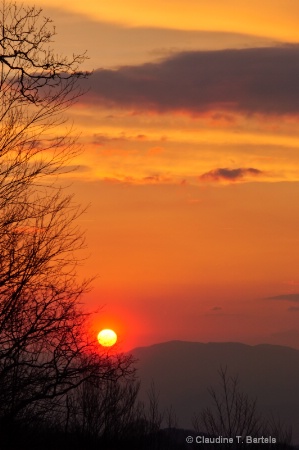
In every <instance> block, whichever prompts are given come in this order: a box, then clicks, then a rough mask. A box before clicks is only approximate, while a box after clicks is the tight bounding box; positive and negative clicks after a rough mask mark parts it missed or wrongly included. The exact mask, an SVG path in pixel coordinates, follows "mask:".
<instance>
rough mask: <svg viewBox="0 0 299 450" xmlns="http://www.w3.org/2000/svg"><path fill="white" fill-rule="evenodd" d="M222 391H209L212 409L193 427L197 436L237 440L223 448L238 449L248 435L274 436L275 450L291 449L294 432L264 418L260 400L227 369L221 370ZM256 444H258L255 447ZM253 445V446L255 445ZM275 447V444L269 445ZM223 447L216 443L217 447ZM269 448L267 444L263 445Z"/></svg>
mask: <svg viewBox="0 0 299 450" xmlns="http://www.w3.org/2000/svg"><path fill="white" fill-rule="evenodd" d="M218 373H219V377H220V386H219V389H218V390H217V389H215V388H213V387H211V388H209V393H210V395H211V398H212V407H210V408H205V409H204V410H203V411H202V413H201V414H197V415H195V416H194V419H193V427H194V429H195V431H196V432H197V433H207V434H208V436H210V437H218V436H223V437H226V438H233V439H234V442H233V443H226V442H225V443H222V444H221V445H222V447H223V448H238V447H239V446H240V444H239V442H238V441H236V436H239V441H240V442H242V441H244V442H245V440H246V436H250V437H251V438H260V437H261V436H272V437H275V439H276V444H275V448H290V447H289V445H290V444H291V437H292V432H291V429H289V428H286V427H285V426H284V425H283V424H282V422H281V421H280V420H277V419H275V418H274V417H271V418H270V419H268V418H265V417H262V415H261V414H260V413H259V412H258V410H257V401H256V399H252V398H250V397H249V396H248V394H246V393H245V392H243V391H241V390H240V387H239V380H238V377H236V376H234V377H232V376H229V374H228V371H227V368H221V369H220V370H219V372H218ZM254 445H255V444H254ZM254 445H253V446H254ZM269 445H270V447H271V448H272V445H271V444H269ZM217 446H219V443H218V444H215V448H216V447H217ZM263 447H264V448H267V444H263Z"/></svg>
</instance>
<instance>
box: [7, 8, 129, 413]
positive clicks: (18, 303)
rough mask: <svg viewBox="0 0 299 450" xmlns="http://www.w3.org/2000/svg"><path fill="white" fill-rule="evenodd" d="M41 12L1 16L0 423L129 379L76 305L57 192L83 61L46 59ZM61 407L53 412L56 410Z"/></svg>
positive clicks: (70, 145)
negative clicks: (79, 389)
mask: <svg viewBox="0 0 299 450" xmlns="http://www.w3.org/2000/svg"><path fill="white" fill-rule="evenodd" d="M54 36H55V29H54V28H53V27H52V24H51V21H50V20H49V19H47V18H43V17H42V12H41V10H40V9H37V8H35V7H24V6H22V5H21V6H18V5H17V4H15V3H10V2H6V1H5V0H3V1H2V3H1V6H0V418H1V417H2V418H9V419H13V418H15V417H20V416H22V415H24V414H28V413H30V414H33V413H38V412H39V413H41V412H43V411H48V410H49V405H50V404H51V405H52V406H53V405H54V404H55V402H56V401H57V404H58V405H61V403H60V402H59V400H60V399H61V398H63V397H64V396H65V395H66V393H67V392H69V391H70V390H71V389H73V388H74V387H76V386H78V385H80V384H81V383H82V382H83V381H84V380H86V379H88V378H90V377H93V378H94V377H98V378H99V379H109V380H115V379H118V378H119V377H121V376H123V375H125V374H128V373H129V372H130V371H131V370H132V369H131V362H132V361H131V358H130V357H129V356H123V355H118V354H108V353H103V354H100V352H99V350H98V348H96V347H95V343H94V340H93V339H92V338H91V337H90V336H89V335H88V330H87V328H86V318H87V317H86V314H84V313H83V311H82V310H81V308H80V306H79V299H80V298H81V295H82V293H84V292H85V290H86V289H87V285H88V283H87V282H78V281H77V280H78V278H77V274H76V267H77V264H78V262H79V260H78V256H77V251H78V250H80V249H81V248H82V246H83V244H84V239H83V236H82V234H81V233H80V230H79V229H78V226H77V222H76V221H77V218H78V216H79V215H80V213H81V210H80V208H79V207H78V206H77V205H76V204H75V203H74V201H73V198H72V196H71V195H68V194H66V193H65V191H64V189H63V188H62V187H61V186H60V185H59V184H58V180H57V177H59V175H61V174H63V173H65V172H67V171H68V170H69V168H68V166H69V164H70V162H71V160H72V158H73V156H74V155H75V154H77V151H78V149H77V146H76V140H75V139H74V138H73V137H72V134H71V132H70V129H68V128H66V117H65V115H64V112H65V111H66V110H67V108H69V107H70V106H71V105H72V104H73V103H74V102H75V101H76V99H77V98H78V97H79V96H80V95H81V94H82V92H81V90H80V87H79V84H78V83H79V81H80V79H81V78H84V77H86V76H87V74H86V73H84V72H81V71H79V64H80V63H82V62H83V61H84V59H85V56H84V55H74V56H73V58H71V59H70V60H69V59H67V58H65V57H61V56H59V55H55V53H54V52H53V50H52V49H51V48H50V43H51V40H52V39H53V37H54ZM59 407H60V406H59Z"/></svg>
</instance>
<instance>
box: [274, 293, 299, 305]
mask: <svg viewBox="0 0 299 450" xmlns="http://www.w3.org/2000/svg"><path fill="white" fill-rule="evenodd" d="M266 300H284V301H288V302H295V303H298V302H299V294H280V295H275V296H273V297H266Z"/></svg>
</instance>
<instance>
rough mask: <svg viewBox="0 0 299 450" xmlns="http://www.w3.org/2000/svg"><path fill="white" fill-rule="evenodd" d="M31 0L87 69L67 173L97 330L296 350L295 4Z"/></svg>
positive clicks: (129, 339) (298, 161) (61, 46)
mask: <svg viewBox="0 0 299 450" xmlns="http://www.w3.org/2000/svg"><path fill="white" fill-rule="evenodd" d="M39 4H40V5H41V6H42V7H44V14H45V15H49V16H51V17H52V18H53V19H54V22H55V24H56V26H57V39H56V41H57V42H56V43H54V45H57V49H58V51H59V52H60V51H62V52H64V53H67V54H69V55H71V54H72V53H73V52H84V51H85V50H87V53H88V55H89V57H90V59H89V60H87V61H86V62H85V63H84V67H85V68H86V69H87V70H93V74H92V75H91V76H90V77H89V79H88V80H86V83H85V84H83V85H82V86H83V89H86V94H85V95H84V96H82V97H80V98H79V99H78V102H77V104H76V105H75V106H74V107H73V108H72V109H71V110H70V111H69V117H70V119H71V120H72V121H73V123H74V124H75V128H76V130H77V131H76V132H77V133H78V134H80V139H79V143H80V145H82V153H81V154H80V155H79V156H78V157H77V159H76V161H75V163H74V166H77V171H76V172H74V173H70V174H68V175H66V176H65V183H66V185H67V186H70V185H71V190H72V192H74V194H75V198H76V199H77V200H78V201H79V203H81V204H82V205H83V206H84V205H86V204H89V205H90V207H89V208H88V209H87V211H86V213H85V214H84V215H82V217H80V225H81V226H82V229H84V230H86V242H87V244H88V248H89V250H87V251H86V255H85V256H86V261H85V264H84V267H83V266H82V267H80V274H81V275H82V276H83V277H86V278H88V277H90V276H93V275H99V276H98V278H96V279H95V281H94V282H93V290H92V291H91V292H89V293H88V294H86V295H85V297H84V302H85V303H86V307H87V308H88V310H93V309H97V308H98V310H99V313H98V314H97V316H96V318H95V319H94V323H95V329H96V330H98V329H100V327H104V326H105V323H110V324H111V327H114V328H115V329H121V330H122V331H121V342H119V343H118V345H120V346H121V348H122V349H125V350H129V349H130V348H133V347H136V346H143V345H149V344H151V343H154V342H161V341H167V340H171V339H183V340H192V341H203V342H207V341H241V342H246V343H261V342H266V343H276V344H288V345H292V346H295V347H298V348H299V330H298V317H297V315H298V311H299V308H298V301H297V297H294V296H293V294H297V293H298V292H299V273H298V270H297V268H298V267H299V252H298V249H297V247H298V224H299V211H298V208H297V207H296V205H297V200H298V198H299V153H298V148H299V131H298V130H299V128H298V120H299V108H298V105H299V91H298V79H299V71H298V64H297V61H298V58H299V32H298V30H299V28H298V16H299V3H298V1H297V0H287V1H276V2H273V1H270V0H267V1H264V2H262V4H261V2H258V1H255V0H254V1H250V2H248V1H245V0H240V1H239V2H236V1H234V0H230V1H227V2H223V1H222V0H221V1H220V0H213V1H210V2H206V1H201V0H200V1H198V0H187V1H186V2H184V3H182V2H179V1H172V2H163V3H161V2H158V1H153V2H150V3H149V2H137V1H135V0H128V2H126V3H125V4H124V3H123V2H121V1H119V0H115V1H112V2H104V3H103V2H102V3H99V2H96V1H93V0H89V1H87V2H85V3H82V2H79V1H76V0H75V1H74V2H71V3H66V4H65V5H64V6H63V8H62V6H61V2H58V1H51V2H50V1H48V0H41V1H40V2H39ZM78 33H79V34H80V39H79V38H78ZM61 132H62V133H63V132H64V130H63V127H61ZM298 296H299V294H298ZM298 298H299V297H298ZM108 319H109V321H108V322H106V320H108Z"/></svg>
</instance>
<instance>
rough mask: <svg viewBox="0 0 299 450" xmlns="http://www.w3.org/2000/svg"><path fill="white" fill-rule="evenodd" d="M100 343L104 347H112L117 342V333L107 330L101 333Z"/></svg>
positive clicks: (99, 336)
mask: <svg viewBox="0 0 299 450" xmlns="http://www.w3.org/2000/svg"><path fill="white" fill-rule="evenodd" d="M98 341H99V344H100V345H102V346H103V347H112V345H114V344H115V343H116V341H117V334H116V333H115V331H113V330H110V329H107V328H106V329H105V330H102V331H100V332H99V334H98Z"/></svg>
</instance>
